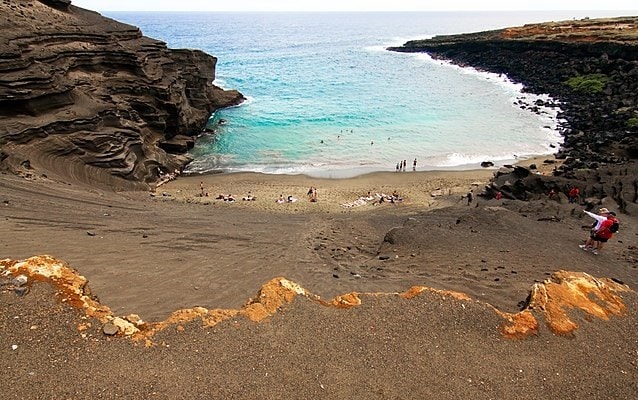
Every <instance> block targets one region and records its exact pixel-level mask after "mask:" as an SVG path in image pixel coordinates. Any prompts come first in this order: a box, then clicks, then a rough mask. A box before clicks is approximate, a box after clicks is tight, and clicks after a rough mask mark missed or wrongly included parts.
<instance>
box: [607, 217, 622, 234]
mask: <svg viewBox="0 0 638 400" xmlns="http://www.w3.org/2000/svg"><path fill="white" fill-rule="evenodd" d="M618 229H620V224H619V223H618V220H617V219H616V220H614V223H613V224H611V226H610V227H609V232H611V233H616V232H618Z"/></svg>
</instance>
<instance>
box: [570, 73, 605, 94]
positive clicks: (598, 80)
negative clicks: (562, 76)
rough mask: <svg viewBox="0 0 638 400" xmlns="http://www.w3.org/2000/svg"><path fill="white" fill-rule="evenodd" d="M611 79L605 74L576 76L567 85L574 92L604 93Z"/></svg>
mask: <svg viewBox="0 0 638 400" xmlns="http://www.w3.org/2000/svg"><path fill="white" fill-rule="evenodd" d="M608 79H609V78H608V77H607V75H605V74H590V75H580V76H574V77H572V78H569V79H568V80H567V82H566V83H567V85H568V86H569V87H571V88H572V89H573V90H574V91H576V92H580V93H584V94H596V93H600V92H602V91H603V89H604V88H605V84H606V83H607V80H608Z"/></svg>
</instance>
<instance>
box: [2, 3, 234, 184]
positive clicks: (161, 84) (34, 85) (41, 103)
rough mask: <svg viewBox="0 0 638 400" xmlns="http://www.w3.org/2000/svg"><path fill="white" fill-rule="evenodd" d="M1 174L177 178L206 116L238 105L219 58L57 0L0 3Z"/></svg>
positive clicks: (138, 180) (144, 180) (116, 180)
mask: <svg viewBox="0 0 638 400" xmlns="http://www.w3.org/2000/svg"><path fill="white" fill-rule="evenodd" d="M0 13H1V14H2V15H3V16H5V18H3V19H2V22H0V26H1V27H2V29H1V30H0V32H1V33H0V76H1V77H2V78H1V79H0V122H1V123H0V154H2V156H1V157H0V170H5V171H10V172H13V173H18V174H22V175H23V176H24V175H26V173H27V172H25V169H24V168H23V166H22V165H24V164H23V163H24V162H25V161H28V162H29V164H30V165H31V166H32V167H33V168H34V170H35V171H31V172H29V174H30V175H31V176H35V175H38V174H46V175H47V176H57V177H58V178H61V179H65V180H75V181H85V182H86V181H90V182H91V183H92V184H96V185H102V186H108V187H115V188H118V187H121V188H146V187H148V186H153V185H154V184H155V183H156V182H158V180H159V179H160V173H170V172H174V171H179V170H181V168H182V167H183V166H184V165H185V164H186V163H188V162H189V161H190V159H189V157H187V156H186V155H185V154H184V153H185V152H186V151H187V150H188V149H189V148H190V147H189V146H191V147H192V143H191V142H192V141H189V140H187V139H184V137H193V136H196V135H197V134H199V133H200V132H201V130H202V128H203V127H204V126H205V125H206V122H207V120H208V118H209V116H210V114H211V113H212V112H213V111H214V110H216V109H219V108H222V107H226V106H231V105H236V104H238V103H240V102H242V101H243V99H244V98H243V96H242V95H241V94H240V93H239V92H237V91H225V90H223V89H221V88H219V87H216V86H214V85H213V84H212V81H213V80H214V78H215V64H216V61H217V60H216V58H215V57H212V56H210V55H208V54H205V53H203V52H201V51H198V50H174V49H169V48H167V46H166V44H165V43H163V42H161V41H158V40H154V39H151V38H148V37H145V36H143V35H142V33H141V32H140V30H139V29H138V28H137V27H134V26H130V25H127V24H123V23H120V22H117V21H114V20H112V19H109V18H105V17H103V16H101V15H100V14H98V13H95V12H92V11H88V10H84V9H81V8H78V7H75V6H73V5H71V4H70V1H63V0H57V1H54V0H41V1H12V2H3V3H0Z"/></svg>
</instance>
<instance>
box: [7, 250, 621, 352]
mask: <svg viewBox="0 0 638 400" xmlns="http://www.w3.org/2000/svg"><path fill="white" fill-rule="evenodd" d="M3 278H4V279H6V278H11V282H10V283H5V285H6V286H8V287H12V288H13V289H14V291H15V292H16V294H18V295H20V296H24V295H25V293H28V290H26V291H24V290H22V291H20V290H18V289H21V288H27V289H28V286H29V285H32V284H33V282H48V283H50V284H52V285H54V286H55V287H56V288H57V293H58V296H59V298H60V299H61V301H63V302H65V303H67V304H69V305H71V306H74V307H76V308H78V309H81V310H82V311H83V313H84V315H85V316H86V317H89V318H92V319H95V320H97V321H99V323H101V324H104V328H103V331H104V333H106V334H108V335H114V334H121V335H126V336H131V337H133V338H135V339H136V340H145V341H146V344H147V345H152V344H153V342H152V341H151V338H152V336H153V335H154V334H155V333H157V332H158V331H161V330H163V329H166V328H167V327H169V326H175V325H179V324H182V323H185V322H188V321H192V320H201V321H202V325H203V326H204V327H212V326H215V325H217V324H218V323H220V322H222V321H224V320H227V319H230V318H235V317H238V316H241V317H244V318H246V319H248V320H251V321H253V322H260V321H263V320H265V319H267V318H268V317H271V316H272V315H274V314H275V313H276V312H277V311H278V310H279V309H281V308H282V307H283V306H285V305H286V304H289V303H291V302H292V301H293V299H294V298H295V297H297V296H304V297H306V298H307V299H309V300H310V301H312V302H316V303H317V304H318V305H323V306H330V307H336V308H341V309H344V308H350V307H356V306H358V305H360V304H361V303H362V301H363V300H362V298H365V297H375V296H376V297H378V296H386V297H396V296H399V297H401V298H404V299H407V300H409V299H412V298H414V297H417V296H419V295H421V294H422V293H424V292H428V293H433V294H436V295H439V296H441V299H445V301H452V302H455V301H456V302H459V303H473V302H476V303H477V304H480V307H485V308H488V309H492V310H493V311H494V312H495V313H496V314H498V315H499V316H500V317H501V318H502V319H503V321H502V325H501V326H500V328H499V331H500V332H501V334H502V335H503V336H504V337H506V338H509V339H523V338H528V337H530V336H536V335H539V332H540V331H539V325H540V323H539V321H538V319H537V316H538V317H541V318H542V319H544V320H545V323H546V325H547V327H548V328H549V330H550V331H551V332H553V333H554V334H557V335H564V336H569V335H572V334H573V333H574V331H575V330H577V329H578V323H577V322H575V321H574V317H573V315H568V312H567V310H572V309H576V310H579V311H582V312H584V313H586V314H588V315H589V316H591V317H597V318H600V319H602V320H609V319H610V318H611V317H613V316H615V317H623V316H625V315H626V307H625V304H624V301H623V299H622V294H623V293H625V292H632V290H631V289H630V288H629V287H627V286H626V285H623V284H620V283H618V282H615V281H613V280H612V279H606V278H595V277H593V276H591V275H588V274H585V273H582V272H569V271H557V272H555V273H554V274H552V276H551V278H550V279H547V280H546V281H544V282H542V283H535V284H534V285H533V286H532V290H531V292H530V296H529V299H528V305H527V306H526V307H525V309H523V310H522V311H520V312H518V313H515V314H512V313H506V312H502V311H500V310H498V309H496V308H493V307H492V306H491V305H489V304H485V303H480V302H477V301H476V300H473V299H472V298H471V297H469V296H467V295H466V294H464V293H458V292H451V291H443V290H437V289H432V288H429V287H424V286H413V287H412V288H410V289H409V290H408V291H406V292H404V293H376V294H375V293H367V294H366V293H348V294H344V295H341V296H337V297H336V298H334V299H333V300H331V301H329V302H326V301H324V300H321V299H320V298H319V296H316V295H313V294H312V293H309V292H308V291H306V290H305V289H304V288H302V287H301V286H299V285H298V284H296V283H294V282H292V281H289V280H287V279H285V278H281V277H280V278H274V279H272V280H271V281H270V282H268V283H266V284H265V285H264V286H263V287H262V288H261V290H260V292H259V293H258V295H257V297H256V298H254V299H250V300H249V301H248V302H247V303H246V304H245V305H244V306H243V307H242V308H241V309H240V310H221V309H216V310H208V309H206V308H203V307H195V308H192V309H183V310H177V311H175V312H174V313H173V314H172V315H171V316H170V317H169V318H168V319H167V320H165V321H161V322H155V323H149V322H144V321H142V320H141V319H140V318H139V317H138V316H137V315H129V316H127V317H116V316H114V315H113V313H112V312H111V310H110V309H109V307H107V306H105V305H102V304H100V302H99V301H98V299H97V298H96V297H95V296H93V295H92V294H91V292H90V289H89V287H88V285H87V284H88V282H87V280H86V279H85V278H84V277H83V276H81V275H79V274H78V273H77V272H76V271H75V270H73V269H72V268H70V267H69V266H68V265H67V264H66V263H64V262H62V261H59V260H57V259H55V258H52V257H50V256H35V257H31V258H29V259H27V260H21V261H15V260H9V259H5V260H0V280H2V279H3ZM0 283H2V282H1V281H0ZM441 301H443V300H441ZM463 307H464V308H465V306H463ZM535 314H536V315H535ZM90 326H91V322H90V321H87V320H84V319H83V320H82V322H81V323H79V325H78V330H79V331H81V332H82V331H85V330H86V329H88V328H89V327H90Z"/></svg>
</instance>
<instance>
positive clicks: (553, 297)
mask: <svg viewBox="0 0 638 400" xmlns="http://www.w3.org/2000/svg"><path fill="white" fill-rule="evenodd" d="M629 290H630V289H629V288H628V287H627V286H625V285H621V284H619V283H616V282H614V281H613V280H611V279H606V278H602V279H601V278H594V277H593V276H591V275H588V274H586V273H584V272H568V271H558V272H555V273H554V274H552V276H551V277H550V278H549V279H547V280H546V281H545V282H543V283H536V284H534V286H533V287H532V293H531V296H530V302H529V305H528V307H527V308H528V309H530V310H535V311H536V310H537V311H540V312H541V313H542V314H543V316H544V317H545V322H546V324H547V327H548V328H549V329H550V330H551V331H552V332H554V333H555V334H557V335H569V334H572V333H573V332H574V331H575V330H576V329H577V328H578V324H577V323H576V322H574V321H573V320H572V319H571V318H570V317H569V315H568V314H567V311H568V310H571V309H580V310H582V311H584V312H586V313H587V314H589V315H592V316H594V317H597V318H600V319H603V320H609V317H610V316H612V315H615V316H622V315H623V314H624V312H625V304H624V303H623V301H622V298H621V297H620V296H618V295H617V293H619V292H627V291H629Z"/></svg>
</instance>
